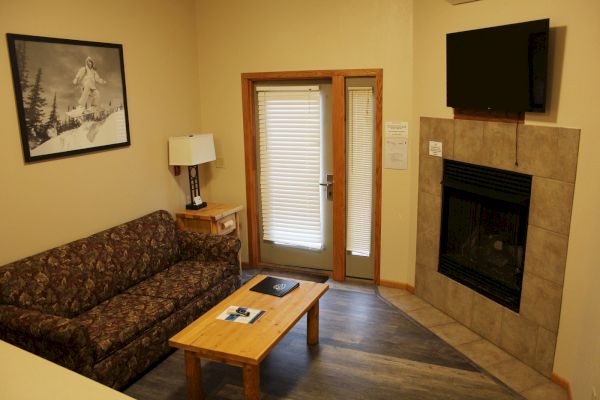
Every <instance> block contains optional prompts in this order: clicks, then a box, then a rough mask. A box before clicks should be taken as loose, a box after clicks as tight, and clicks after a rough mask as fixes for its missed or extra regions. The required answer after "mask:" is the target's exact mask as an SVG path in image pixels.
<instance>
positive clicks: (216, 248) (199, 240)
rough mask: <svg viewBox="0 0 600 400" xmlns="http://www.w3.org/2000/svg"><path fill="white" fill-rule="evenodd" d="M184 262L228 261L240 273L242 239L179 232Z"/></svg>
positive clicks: (178, 237)
mask: <svg viewBox="0 0 600 400" xmlns="http://www.w3.org/2000/svg"><path fill="white" fill-rule="evenodd" d="M177 239H178V241H179V251H180V254H181V259H182V260H197V261H228V262H229V263H230V264H233V265H235V266H236V267H237V270H238V271H239V265H240V260H239V257H238V252H239V251H240V248H241V247H242V244H241V242H240V239H238V238H236V237H234V236H228V235H212V234H209V233H199V232H188V231H177Z"/></svg>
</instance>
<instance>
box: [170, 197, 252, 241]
mask: <svg viewBox="0 0 600 400" xmlns="http://www.w3.org/2000/svg"><path fill="white" fill-rule="evenodd" d="M241 210H242V206H238V205H235V204H221V203H208V205H207V206H206V207H204V208H201V209H199V210H185V211H182V212H179V213H177V214H175V215H176V218H177V227H178V228H179V229H181V230H184V231H192V232H204V233H212V234H215V235H234V236H236V237H238V238H239V237H240V211H241Z"/></svg>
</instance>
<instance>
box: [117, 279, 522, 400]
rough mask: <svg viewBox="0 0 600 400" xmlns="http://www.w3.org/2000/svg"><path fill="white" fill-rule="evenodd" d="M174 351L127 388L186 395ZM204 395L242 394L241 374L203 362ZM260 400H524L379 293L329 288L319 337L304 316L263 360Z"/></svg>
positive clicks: (143, 399) (140, 394)
mask: <svg viewBox="0 0 600 400" xmlns="http://www.w3.org/2000/svg"><path fill="white" fill-rule="evenodd" d="M184 371H185V370H184V361H183V353H182V352H181V351H177V352H175V353H173V354H172V355H171V356H169V357H168V358H166V359H165V360H164V361H163V362H162V363H160V364H158V365H157V366H156V367H155V368H153V369H152V370H151V371H149V372H148V373H147V374H146V375H144V376H143V377H141V378H140V379H139V380H138V381H136V382H135V383H133V384H132V385H131V386H129V387H128V388H127V389H126V390H125V393H126V394H128V395H130V396H132V397H135V398H137V399H140V400H158V399H169V400H175V399H178V400H179V399H182V400H183V399H185V398H186V393H187V392H186V381H185V372H184ZM202 374H203V384H204V391H205V395H206V398H207V399H242V398H243V385H242V373H241V370H240V369H239V368H237V367H232V366H228V365H224V364H221V363H218V362H203V364H202ZM261 392H262V397H261V398H262V399H298V400H304V399H306V400H308V399H374V400H377V399H461V400H462V399H465V400H469V399H486V400H488V399H489V400H493V399H522V397H521V396H520V395H519V394H517V393H516V392H514V391H512V390H511V389H510V388H508V387H507V386H505V385H504V384H502V383H501V382H499V381H498V380H496V379H495V378H493V377H491V375H489V374H488V373H486V372H485V371H483V370H482V369H481V368H479V367H478V366H476V365H475V364H473V363H472V362H471V361H470V360H468V359H467V358H466V357H465V356H464V355H462V354H461V353H459V352H458V351H457V350H455V349H454V348H453V347H451V346H450V345H448V344H447V343H445V342H444V341H442V340H441V339H440V338H438V337H437V336H436V335H434V334H433V333H431V332H430V331H429V330H427V329H425V328H424V327H422V326H421V325H419V324H418V323H416V322H414V321H413V320H412V319H411V318H410V317H408V316H407V315H406V314H404V313H403V312H402V311H400V310H398V309H397V308H395V307H394V306H392V305H390V304H388V303H387V302H386V301H384V300H382V299H381V298H380V297H379V296H378V295H377V294H375V292H373V293H369V292H368V291H355V290H339V289H330V290H329V291H328V292H327V293H326V294H325V296H324V297H323V298H322V299H321V303H320V343H319V345H317V346H314V347H309V346H307V345H306V317H304V318H303V319H302V320H300V321H299V322H298V324H297V325H296V326H295V327H294V328H293V329H292V330H291V331H290V332H289V333H288V334H287V335H286V336H285V337H284V339H283V340H282V341H281V342H280V343H279V344H278V345H277V346H276V347H275V348H274V349H273V350H272V352H271V353H270V355H269V356H268V357H267V358H266V359H265V360H264V361H263V363H262V364H261Z"/></svg>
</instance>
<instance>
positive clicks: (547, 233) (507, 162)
mask: <svg viewBox="0 0 600 400" xmlns="http://www.w3.org/2000/svg"><path fill="white" fill-rule="evenodd" d="M517 129H518V131H517ZM517 137H518V140H517ZM429 141H438V142H442V143H443V152H444V154H443V157H444V158H446V159H450V160H455V161H462V162H466V163H471V164H476V165H482V166H487V167H492V168H498V169H504V170H508V171H514V172H520V173H525V174H529V175H532V177H533V183H532V190H531V206H530V211H529V226H528V233H527V245H526V246H527V247H526V252H525V266H524V277H523V289H522V297H521V309H520V312H519V313H515V312H513V311H511V310H509V309H508V308H505V307H503V306H501V305H499V304H497V303H495V302H494V301H492V300H489V299H488V298H486V297H484V296H482V295H480V294H478V293H477V292H475V291H473V290H471V289H469V288H467V287H465V286H463V285H461V284H459V283H457V282H455V281H454V280H452V279H450V278H447V277H446V276H444V275H442V274H440V273H438V271H437V269H438V258H439V240H440V223H441V197H442V194H441V184H440V182H441V180H442V165H443V160H442V158H440V157H433V156H429V155H428V147H429V146H428V144H429V143H428V142H429ZM419 148H420V157H419V160H420V161H419V163H420V168H419V204H418V216H417V265H416V271H415V273H416V276H415V288H416V294H417V295H418V296H419V297H421V298H423V299H424V300H426V301H427V302H429V303H431V304H432V305H433V306H435V307H436V308H438V309H440V310H442V311H444V313H446V314H448V315H449V316H450V317H452V318H454V319H455V320H457V321H458V322H460V323H461V324H463V325H464V326H466V327H468V328H469V329H471V330H472V331H474V332H475V333H477V334H479V335H481V336H482V337H484V338H486V339H487V340H489V341H490V342H492V343H493V344H495V345H496V346H498V347H499V348H501V349H504V350H505V351H507V352H508V353H510V354H512V355H513V356H515V357H516V358H518V359H519V360H520V361H522V362H523V363H524V364H526V365H528V366H530V367H531V368H533V369H535V370H537V371H538V372H540V373H541V374H543V375H545V376H550V375H551V373H552V366H553V362H554V351H555V347H556V336H557V331H558V324H559V318H560V307H561V300H562V285H563V279H564V268H565V262H566V254H567V243H568V237H569V228H570V221H571V210H572V204H573V192H574V186H575V175H576V169H577V155H578V148H579V130H577V129H568V128H555V127H542V126H532V125H519V126H518V127H517V126H516V125H515V124H511V123H499V122H483V121H472V120H453V119H443V118H427V117H423V118H421V138H420V147H419Z"/></svg>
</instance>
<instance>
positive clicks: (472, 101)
mask: <svg viewBox="0 0 600 400" xmlns="http://www.w3.org/2000/svg"><path fill="white" fill-rule="evenodd" d="M549 25H550V20H549V19H541V20H536V21H529V22H522V23H518V24H511V25H502V26H495V27H491V28H484V29H476V30H471V31H464V32H455V33H449V34H447V35H446V85H447V86H446V95H447V105H448V107H454V108H463V109H473V110H498V111H519V112H524V111H529V112H545V111H546V75H547V64H548V31H549Z"/></svg>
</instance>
